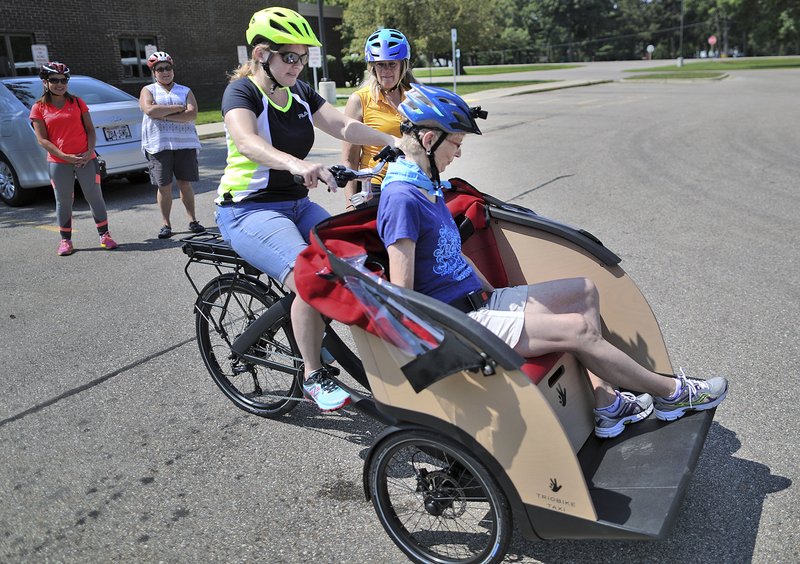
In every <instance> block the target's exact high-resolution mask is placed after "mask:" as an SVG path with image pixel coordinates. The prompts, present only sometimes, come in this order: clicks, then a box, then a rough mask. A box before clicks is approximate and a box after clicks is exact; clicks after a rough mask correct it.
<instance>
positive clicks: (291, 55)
mask: <svg viewBox="0 0 800 564" xmlns="http://www.w3.org/2000/svg"><path fill="white" fill-rule="evenodd" d="M273 53H277V54H278V55H280V56H281V60H282V61H283V62H284V63H286V64H287V65H296V64H297V63H300V64H301V65H305V64H306V63H307V62H308V53H303V54H302V55H301V54H299V53H295V52H294V51H273Z"/></svg>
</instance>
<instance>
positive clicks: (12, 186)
mask: <svg viewBox="0 0 800 564" xmlns="http://www.w3.org/2000/svg"><path fill="white" fill-rule="evenodd" d="M33 192H34V190H23V189H22V186H20V185H19V178H17V173H16V172H15V171H14V167H12V166H11V163H9V162H8V160H7V159H6V158H5V157H4V156H2V155H0V200H3V202H5V203H6V204H8V205H9V206H21V205H24V204H26V203H28V202H29V201H30V199H31V198H32V197H33Z"/></svg>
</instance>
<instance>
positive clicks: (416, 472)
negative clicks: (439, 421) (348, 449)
mask: <svg viewBox="0 0 800 564" xmlns="http://www.w3.org/2000/svg"><path fill="white" fill-rule="evenodd" d="M375 448H376V451H375V453H374V454H373V456H372V458H371V460H370V466H369V470H368V476H369V492H370V496H371V497H372V503H373V505H374V507H375V512H376V513H377V514H378V518H379V519H380V521H381V524H382V525H383V528H384V529H385V530H386V532H387V533H388V534H389V536H390V537H391V539H392V540H393V541H394V543H395V544H396V545H397V546H398V547H399V548H400V549H401V550H402V551H403V552H405V553H406V555H407V556H408V557H409V558H410V559H411V560H412V561H414V562H420V563H422V562H425V563H430V562H435V563H439V564H445V563H483V564H488V563H494V562H500V561H501V560H502V559H503V558H504V557H505V554H506V551H507V550H508V544H509V542H510V541H511V530H512V517H511V511H510V509H509V505H508V501H507V500H506V497H505V494H503V492H502V491H501V490H500V488H499V486H498V485H497V483H496V482H495V480H494V478H492V476H491V475H490V474H489V471H488V470H487V469H486V467H485V466H484V465H483V464H481V463H480V462H479V461H478V460H477V459H476V458H475V457H474V456H472V455H471V454H470V453H469V452H467V450H466V449H465V448H464V447H463V446H461V445H459V444H458V443H456V442H454V441H451V440H449V439H446V438H445V437H442V436H439V435H437V434H435V433H432V432H429V431H423V430H410V431H400V432H398V433H395V434H393V435H390V436H389V437H387V438H386V440H384V441H383V443H381V444H379V445H377V446H376V447H375Z"/></svg>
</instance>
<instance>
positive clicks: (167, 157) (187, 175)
mask: <svg viewBox="0 0 800 564" xmlns="http://www.w3.org/2000/svg"><path fill="white" fill-rule="evenodd" d="M145 156H146V157H147V168H148V171H149V172H150V182H151V183H153V184H155V185H156V186H166V185H167V184H172V177H173V176H174V177H175V178H176V179H177V180H186V181H189V182H197V181H198V180H200V170H199V167H198V165H197V149H177V150H174V151H171V150H167V151H159V152H158V153H147V152H145Z"/></svg>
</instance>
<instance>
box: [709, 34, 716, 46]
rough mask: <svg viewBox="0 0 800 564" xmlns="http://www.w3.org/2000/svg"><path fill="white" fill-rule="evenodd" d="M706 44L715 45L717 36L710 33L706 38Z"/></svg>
mask: <svg viewBox="0 0 800 564" xmlns="http://www.w3.org/2000/svg"><path fill="white" fill-rule="evenodd" d="M708 44H709V45H711V46H714V45H716V44H717V36H716V35H712V36H711V37H709V38H708Z"/></svg>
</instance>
